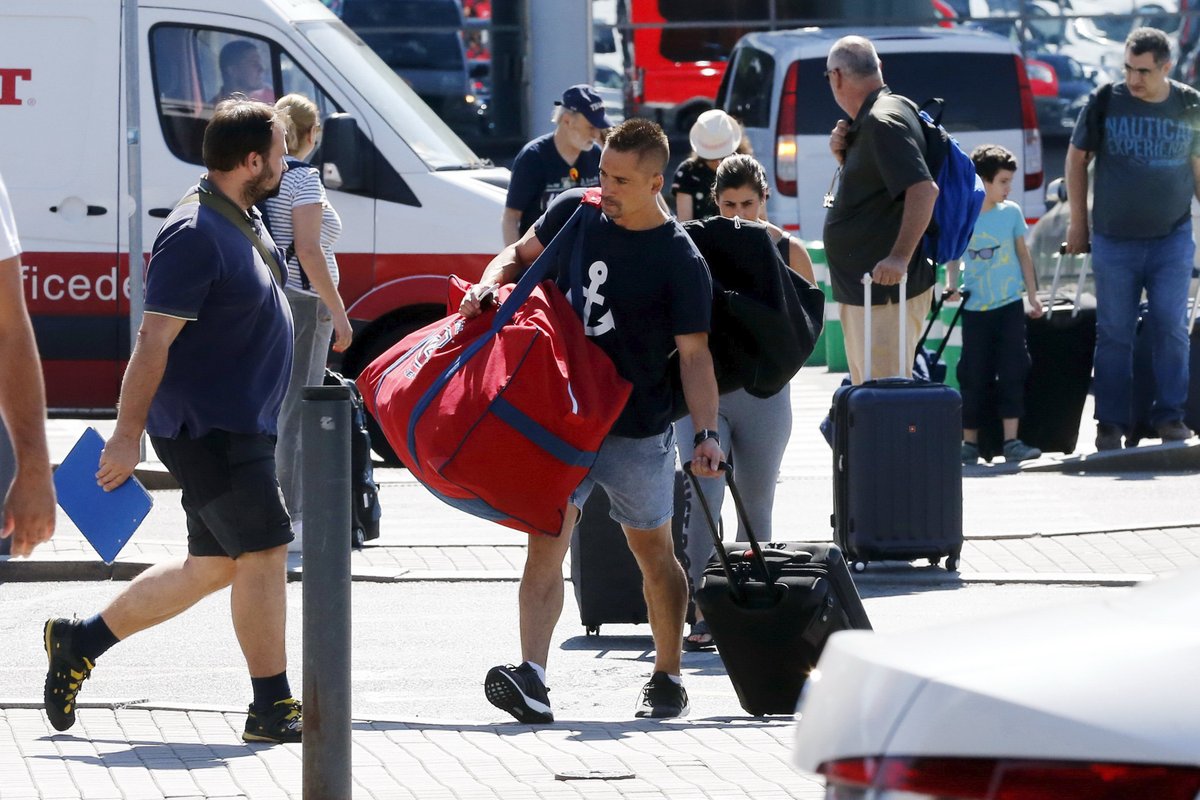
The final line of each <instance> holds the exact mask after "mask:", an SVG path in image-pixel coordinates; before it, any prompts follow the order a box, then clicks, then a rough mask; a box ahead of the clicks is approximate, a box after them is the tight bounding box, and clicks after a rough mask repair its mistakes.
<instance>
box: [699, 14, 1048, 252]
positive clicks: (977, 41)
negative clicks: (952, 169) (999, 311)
mask: <svg viewBox="0 0 1200 800" xmlns="http://www.w3.org/2000/svg"><path fill="white" fill-rule="evenodd" d="M851 33H854V34H861V35H864V36H867V37H868V38H870V39H871V40H872V41H873V42H874V44H875V48H876V49H877V50H878V52H879V55H880V56H881V57H882V59H883V63H884V78H885V79H886V80H887V83H888V86H890V87H891V88H892V89H893V90H895V91H897V92H899V93H901V94H903V95H905V96H906V97H909V98H910V99H912V100H914V101H915V102H917V103H922V102H924V101H925V100H927V99H929V98H934V97H939V98H942V99H943V100H944V101H945V105H944V107H943V108H944V115H943V117H942V122H943V124H944V125H945V126H946V129H947V130H949V131H950V132H951V133H953V134H954V135H955V136H956V137H958V139H959V141H960V142H961V143H962V145H963V147H964V148H966V149H967V150H968V151H970V149H971V148H972V147H975V146H977V145H980V144H985V143H986V144H999V145H1003V146H1004V147H1007V148H1008V149H1009V150H1011V151H1012V152H1014V153H1015V154H1016V156H1017V159H1018V161H1019V162H1020V166H1021V169H1020V171H1019V172H1018V174H1017V177H1016V182H1015V184H1014V192H1013V199H1014V200H1015V201H1017V202H1018V203H1020V204H1021V207H1022V209H1023V210H1024V211H1025V214H1026V216H1027V217H1030V218H1033V219H1036V218H1037V217H1039V216H1041V210H1042V192H1041V187H1042V178H1043V173H1042V140H1041V134H1040V133H1039V132H1038V124H1037V116H1036V113H1035V110H1034V103H1033V94H1032V92H1031V91H1030V87H1029V78H1028V76H1027V75H1026V73H1025V64H1024V61H1023V60H1022V59H1021V56H1020V54H1019V53H1018V51H1017V49H1016V47H1015V46H1014V45H1013V44H1012V43H1010V42H1009V41H1007V40H1005V39H1002V38H1000V37H998V36H993V35H991V34H987V33H982V32H979V31H972V30H964V29H962V28H955V29H949V30H947V29H943V28H938V27H933V26H930V27H920V28H868V29H863V28H804V29H800V30H790V31H775V32H771V33H752V34H748V35H746V36H744V37H742V38H741V39H740V40H739V41H738V43H737V46H736V47H735V48H734V51H733V53H732V55H731V56H730V66H729V69H728V70H727V71H726V73H725V79H724V80H723V81H722V83H721V89H720V91H719V92H718V94H717V100H718V105H719V106H720V107H721V108H723V109H724V110H725V111H727V112H728V113H730V114H732V115H733V116H734V117H736V118H738V119H739V120H740V121H741V123H742V125H743V128H744V130H745V133H746V136H747V138H748V139H749V140H750V144H751V146H752V147H753V149H754V152H755V153H756V154H757V155H758V158H759V160H760V161H762V162H763V166H764V167H765V168H766V170H767V173H768V175H767V177H768V180H769V181H770V185H771V190H772V195H771V217H772V219H773V220H774V221H775V222H776V223H777V224H779V225H783V226H784V227H786V228H787V229H788V230H792V231H797V230H798V231H799V233H800V235H801V236H803V237H805V238H810V239H812V238H820V236H821V232H822V228H823V226H824V221H825V209H824V207H823V205H822V202H821V198H822V196H823V195H824V193H825V192H826V191H827V190H828V189H829V186H830V184H831V182H832V180H833V175H834V169H835V167H836V166H837V165H836V163H835V162H834V160H833V157H832V156H830V154H829V132H830V130H831V129H832V128H833V126H834V124H835V123H836V122H837V120H838V119H841V118H843V117H845V116H846V114H845V112H844V111H842V110H841V109H840V108H838V106H837V104H836V103H835V102H834V99H833V95H832V93H831V92H830V89H829V81H828V80H827V79H826V78H824V77H822V74H823V73H824V71H825V57H826V55H828V53H829V48H830V47H831V46H832V45H833V43H834V42H835V41H837V39H838V38H840V37H842V36H845V35H847V34H851Z"/></svg>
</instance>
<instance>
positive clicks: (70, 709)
mask: <svg viewBox="0 0 1200 800" xmlns="http://www.w3.org/2000/svg"><path fill="white" fill-rule="evenodd" d="M80 624H81V623H80V621H79V620H77V619H49V620H46V627H45V628H44V629H43V632H42V635H43V638H44V640H45V643H46V658H47V660H48V661H49V662H50V666H49V668H48V669H47V670H46V688H45V690H44V691H43V694H42V697H43V700H44V701H45V704H46V716H47V717H49V718H50V724H51V725H53V726H54V729H55V730H58V731H65V730H67V729H68V728H70V727H71V726H72V725H74V724H75V696H76V695H78V694H79V687H80V686H82V685H83V682H84V681H86V680H87V679H88V678H89V677H90V676H91V674H92V669H94V668H95V666H96V665H95V664H93V663H92V662H91V661H88V660H87V659H86V658H84V657H83V656H80V655H76V653H75V649H74V642H75V636H74V634H75V629H76V628H78V627H79V626H80Z"/></svg>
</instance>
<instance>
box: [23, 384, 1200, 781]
mask: <svg viewBox="0 0 1200 800" xmlns="http://www.w3.org/2000/svg"><path fill="white" fill-rule="evenodd" d="M839 378H840V376H836V375H829V374H827V373H825V372H824V371H823V370H805V371H804V372H803V373H802V374H801V376H800V378H799V379H797V380H796V381H795V382H794V383H793V391H792V401H793V415H794V424H793V432H792V436H791V438H790V440H789V442H790V444H789V447H788V450H787V453H786V455H785V458H784V462H783V467H782V471H781V476H780V485H779V487H778V493H777V500H776V509H775V514H774V531H773V538H775V539H779V540H800V541H803V540H813V541H821V540H828V539H829V538H830V526H829V514H830V511H831V505H832V502H831V496H832V483H831V478H830V472H831V465H830V454H829V450H828V448H827V447H826V446H825V444H824V442H823V441H822V440H821V439H820V437H819V434H818V433H817V431H816V425H817V423H818V421H819V420H820V418H821V417H822V416H823V415H824V413H825V411H826V410H827V407H828V402H829V397H830V395H831V394H832V391H833V389H834V387H835V386H836V385H837V382H838V380H839ZM1086 416H1088V412H1085V417H1086ZM87 424H89V423H87V422H81V421H65V420H56V421H54V422H52V424H51V426H50V427H51V450H52V455H53V456H54V457H55V458H56V460H57V459H61V457H62V456H63V455H65V454H66V452H67V451H68V450H69V448H70V446H71V444H72V443H73V442H74V440H75V438H76V437H77V436H78V434H79V432H80V431H81V430H82V428H83V427H85V426H86V425H87ZM91 424H94V425H95V426H96V427H97V428H98V429H99V430H100V431H101V433H103V434H105V435H107V433H108V432H109V431H110V430H111V426H112V423H111V422H103V421H102V422H96V423H91ZM1093 437H1094V431H1092V430H1090V429H1088V428H1085V430H1084V431H1082V432H1081V435H1080V444H1081V447H1084V448H1087V446H1088V445H1090V443H1091V440H1092V438H1093ZM1089 449H1090V448H1089ZM1175 450H1177V451H1178V452H1174V453H1172V452H1167V454H1166V457H1167V458H1169V459H1173V460H1174V463H1176V464H1178V463H1179V460H1180V458H1181V457H1182V458H1184V459H1185V460H1186V459H1190V458H1193V457H1195V456H1196V455H1197V450H1200V445H1196V444H1192V445H1190V446H1186V447H1179V448H1175ZM1162 452H1164V450H1163V449H1162V448H1157V449H1155V448H1151V449H1146V452H1145V453H1141V454H1139V456H1145V455H1147V454H1148V457H1149V458H1150V459H1151V462H1149V463H1153V461H1152V459H1154V458H1162V457H1163V456H1162V455H1161V453H1162ZM1156 453H1157V454H1158V455H1156ZM1081 455H1082V458H1079V457H1076V458H1075V459H1072V460H1070V461H1068V463H1074V464H1083V465H1085V466H1086V464H1087V462H1089V461H1090V462H1095V461H1100V462H1103V461H1104V460H1105V458H1107V457H1106V456H1101V457H1099V458H1097V457H1096V456H1095V455H1094V454H1089V453H1086V451H1085V452H1084V453H1082V454H1081ZM1063 461H1064V459H1057V460H1056V459H1047V460H1046V461H1045V462H1044V463H1043V464H1042V466H1051V467H1054V468H1055V471H1051V472H1043V471H1039V470H1038V469H1036V468H1035V469H1029V468H1025V469H1022V470H1019V471H1018V470H1015V469H1012V468H1009V467H1007V466H1006V465H1003V464H1001V465H994V466H980V467H976V468H972V469H969V470H967V471H966V472H965V473H964V481H963V508H964V529H965V531H966V535H967V542H966V545H965V547H964V550H963V553H962V559H961V562H960V566H959V572H958V573H957V574H951V573H947V572H946V571H945V570H944V569H939V568H932V567H929V566H925V565H924V564H918V565H908V564H888V563H885V564H871V565H870V566H869V567H868V570H867V572H866V573H865V574H864V575H861V576H856V580H858V581H860V582H862V584H863V586H864V591H865V592H870V591H871V589H872V588H873V587H872V584H874V585H875V586H888V585H903V586H905V587H907V588H920V587H922V586H924V587H930V586H932V585H937V584H944V583H947V582H950V583H954V582H965V583H971V582H990V583H996V582H999V583H1020V582H1037V583H1079V584H1085V585H1098V584H1102V585H1127V584H1132V583H1136V582H1139V581H1142V580H1146V579H1148V578H1150V577H1153V576H1155V575H1159V574H1163V573H1166V572H1171V571H1174V570H1176V569H1179V568H1181V567H1184V566H1187V565H1189V564H1194V563H1196V562H1200V511H1197V509H1196V506H1195V501H1194V497H1195V493H1196V486H1197V478H1196V474H1195V473H1194V472H1152V471H1140V472H1128V471H1127V472H1119V471H1118V472H1109V471H1107V470H1094V469H1092V468H1091V467H1087V469H1086V471H1085V474H1066V473H1064V472H1063V471H1061V469H1059V468H1058V465H1059V464H1061V462H1063ZM1126 463H1127V462H1126ZM1140 463H1141V464H1145V463H1148V462H1146V461H1142V462H1140ZM145 466H146V467H147V468H148V469H149V470H151V471H155V470H156V469H157V468H158V466H159V465H155V464H153V463H148V464H146V465H145ZM1143 468H1144V467H1143ZM376 477H377V479H378V480H379V481H380V483H381V503H382V506H383V520H382V530H381V536H380V538H379V539H378V540H377V542H373V543H371V544H369V545H368V546H367V547H366V548H364V549H363V550H361V551H355V552H354V553H353V555H352V557H351V569H352V573H353V578H354V580H356V581H516V580H518V579H519V576H520V571H521V569H522V566H523V564H524V544H523V542H524V537H523V536H522V535H521V534H518V533H515V532H513V531H509V530H506V529H504V528H500V527H498V526H495V525H493V524H490V523H487V522H483V521H481V520H477V519H474V518H471V517H469V516H466V515H463V514H461V513H459V512H457V511H454V510H452V509H450V508H449V507H447V506H445V505H443V504H441V503H440V502H439V501H437V500H436V499H434V498H433V497H432V496H431V495H430V494H429V493H428V492H426V491H425V490H424V489H423V488H422V487H421V486H420V485H419V484H417V483H416V482H415V481H414V480H413V479H412V477H411V476H410V475H409V474H408V473H407V472H406V471H404V470H393V469H380V470H377V472H376ZM154 497H155V501H156V502H155V507H154V509H153V511H152V512H151V514H150V516H149V517H148V518H147V520H146V523H145V524H144V525H143V528H142V529H141V530H140V531H139V532H138V534H137V535H136V536H135V537H134V539H133V541H132V542H130V543H129V544H128V545H127V546H126V548H125V550H124V551H123V552H122V553H121V555H120V556H119V557H118V559H117V561H116V562H115V563H114V564H113V565H111V566H109V565H105V564H103V563H101V562H100V561H99V560H98V559H97V558H96V556H95V554H94V553H93V552H92V550H91V548H90V546H89V545H88V544H87V543H86V542H85V541H84V540H83V538H82V536H81V535H80V534H79V533H78V531H77V530H76V529H75V527H74V525H73V524H71V522H70V521H69V520H68V519H67V518H66V517H65V516H61V515H60V519H59V527H58V531H57V533H56V535H55V538H54V539H53V540H52V541H51V542H50V543H48V544H46V545H44V546H43V547H41V548H39V549H38V551H37V552H36V554H35V556H34V557H33V558H31V559H22V560H4V559H0V582H3V581H63V580H108V579H116V580H128V579H130V578H132V577H133V576H135V575H136V574H137V573H138V572H140V571H141V570H142V569H144V568H145V567H146V566H147V565H148V564H150V563H153V562H154V561H157V560H159V559H162V558H167V557H179V556H182V555H184V553H185V552H186V534H185V532H184V524H183V512H182V510H181V509H180V508H179V494H178V491H176V490H172V489H159V490H155V491H154ZM728 505H731V504H727V506H728ZM726 510H727V512H728V511H731V509H728V508H727V509H726ZM727 516H728V515H727ZM727 522H732V520H727ZM731 529H732V528H731ZM309 534H310V535H312V532H311V531H310V532H309ZM567 569H569V567H568V568H567ZM291 573H292V575H293V577H294V578H299V577H300V576H301V575H302V568H301V565H300V563H299V557H298V556H295V557H293V559H292V565H291ZM89 699H91V698H89ZM92 700H93V702H85V703H83V704H82V707H84V708H87V709H88V713H86V714H83V715H81V716H80V720H79V723H78V724H77V726H76V727H75V728H74V729H72V730H71V731H70V732H69V733H66V734H61V733H57V732H56V731H54V730H53V729H51V728H50V727H49V724H48V722H47V720H46V718H45V715H44V714H43V713H42V711H41V703H40V702H36V701H31V700H30V699H29V698H21V699H13V700H5V699H0V799H2V800H9V799H10V798H13V799H14V800H16V799H18V798H20V799H21V800H24V799H25V798H30V799H32V798H47V799H48V798H88V800H109V799H110V798H111V799H112V800H116V798H122V800H128V799H129V798H146V799H147V800H159V799H160V798H161V799H163V800H165V798H173V799H176V800H178V799H181V798H228V799H229V800H232V799H233V798H245V799H247V800H260V798H262V799H266V800H274V798H299V797H301V785H300V784H301V772H302V769H301V749H300V747H299V746H298V745H286V746H278V747H265V746H261V745H246V744H243V743H242V742H241V739H240V733H241V726H242V724H243V722H244V714H245V709H244V708H206V709H205V708H202V709H197V708H183V707H178V706H171V707H168V706H163V705H153V704H151V702H150V701H149V700H147V699H145V698H125V699H115V700H110V701H108V702H104V701H100V700H95V699H92ZM791 735H792V726H791V721H790V719H768V720H756V719H752V718H744V717H738V718H723V717H715V718H714V717H710V718H694V719H685V720H679V721H670V722H661V723H659V722H643V721H601V722H562V723H557V724H554V725H550V726H545V727H538V728H530V727H528V726H522V725H517V724H515V723H512V724H503V725H496V724H478V723H473V722H469V721H455V720H445V721H437V722H430V721H427V720H421V721H416V722H414V721H412V720H372V721H359V722H356V723H355V726H354V745H353V776H354V786H355V795H354V796H355V797H356V798H419V799H420V800H426V798H434V799H438V800H440V799H441V798H446V799H447V800H449V799H450V798H454V799H455V800H458V799H460V798H461V799H462V800H476V799H477V798H478V799H481V800H482V799H489V798H539V800H540V799H541V798H546V799H547V800H558V799H559V798H563V799H564V800H565V799H566V798H625V797H629V798H637V799H638V800H657V799H659V798H662V799H663V800H665V799H666V798H670V799H671V800H693V799H694V800H714V799H715V798H755V799H756V800H775V799H776V798H805V799H807V798H812V800H818V798H822V797H823V796H824V792H823V789H822V787H821V785H820V782H819V781H818V780H817V778H816V777H815V776H812V775H807V774H801V773H798V772H796V771H795V770H793V768H792V767H791V765H790V749H791ZM310 800H311V798H310Z"/></svg>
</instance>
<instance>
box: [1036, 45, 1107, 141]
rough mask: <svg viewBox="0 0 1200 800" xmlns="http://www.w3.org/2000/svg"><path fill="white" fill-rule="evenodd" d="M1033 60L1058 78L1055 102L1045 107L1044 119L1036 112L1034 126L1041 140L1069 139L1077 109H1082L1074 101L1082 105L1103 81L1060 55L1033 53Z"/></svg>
mask: <svg viewBox="0 0 1200 800" xmlns="http://www.w3.org/2000/svg"><path fill="white" fill-rule="evenodd" d="M1034 58H1036V59H1037V60H1038V61H1040V62H1042V63H1044V64H1048V65H1049V66H1050V67H1052V68H1053V69H1054V74H1055V76H1056V77H1057V78H1058V101H1059V102H1058V103H1056V104H1055V105H1054V107H1053V108H1050V107H1049V104H1047V108H1046V115H1045V117H1043V115H1042V110H1043V109H1042V107H1040V106H1039V108H1038V124H1039V125H1040V126H1041V129H1042V136H1053V137H1064V136H1070V135H1071V131H1072V130H1074V129H1075V120H1076V119H1077V118H1078V116H1079V108H1082V105H1078V106H1076V105H1075V104H1076V101H1079V100H1080V98H1083V102H1086V100H1087V97H1088V95H1089V94H1091V92H1092V90H1093V89H1095V88H1096V87H1097V86H1099V85H1101V83H1103V82H1104V78H1103V77H1102V76H1101V72H1100V71H1099V70H1098V69H1096V68H1095V67H1085V66H1084V65H1082V64H1080V63H1079V62H1078V61H1076V60H1075V59H1074V58H1072V57H1071V56H1068V55H1064V54H1062V53H1035V54H1034ZM1072 111H1073V112H1074V113H1072Z"/></svg>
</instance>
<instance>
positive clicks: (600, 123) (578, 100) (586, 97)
mask: <svg viewBox="0 0 1200 800" xmlns="http://www.w3.org/2000/svg"><path fill="white" fill-rule="evenodd" d="M554 105H556V106H562V107H563V108H565V109H567V110H568V111H574V112H575V113H576V114H582V115H583V116H584V117H586V118H587V121H588V122H590V123H591V124H592V125H594V126H595V127H597V128H600V129H602V130H603V129H606V128H611V127H612V123H611V122H609V121H608V117H606V116H605V115H604V101H603V100H601V99H600V95H598V94H596V92H595V91H594V90H593V89H592V87H591V86H588V85H587V84H586V83H577V84H575V85H574V86H572V87H571V88H569V89H567V90H566V91H565V92H563V96H562V100H555V101H554Z"/></svg>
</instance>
